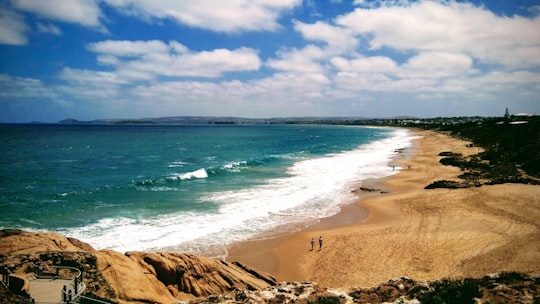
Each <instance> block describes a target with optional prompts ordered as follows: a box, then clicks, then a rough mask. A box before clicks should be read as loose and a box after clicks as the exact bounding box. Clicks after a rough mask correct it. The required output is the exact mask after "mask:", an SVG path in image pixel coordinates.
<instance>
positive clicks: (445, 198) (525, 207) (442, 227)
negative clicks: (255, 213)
mask: <svg viewBox="0 0 540 304" xmlns="http://www.w3.org/2000/svg"><path fill="white" fill-rule="evenodd" d="M411 132H413V133H414V134H415V135H417V136H419V138H418V139H416V140H415V143H414V148H413V150H412V154H411V155H410V157H409V158H407V159H401V160H399V159H398V160H396V162H398V163H399V165H400V166H401V167H402V168H403V169H402V170H401V171H400V172H399V173H398V174H396V175H393V176H392V177H390V178H387V179H385V180H383V181H382V184H380V185H376V184H372V185H369V188H377V187H378V188H379V189H383V188H384V189H387V190H388V191H389V193H385V194H380V193H378V194H375V195H373V193H372V194H371V195H370V197H368V198H364V199H360V200H359V201H358V203H357V204H356V205H351V206H346V207H345V208H343V210H342V211H341V212H340V213H339V214H338V215H336V216H333V217H331V218H328V219H325V220H323V221H321V223H319V224H316V225H314V226H312V227H309V228H308V229H306V230H303V231H301V232H297V233H292V234H289V235H283V236H280V237H277V238H272V239H266V240H253V241H248V242H243V243H240V244H236V245H234V246H233V247H232V248H230V250H229V256H228V257H227V260H230V261H240V262H242V263H245V264H247V265H250V266H252V267H254V268H256V269H259V270H263V271H267V272H269V273H271V274H273V275H275V276H276V278H277V279H278V281H316V282H318V283H319V284H321V285H323V286H328V287H344V288H346V287H370V286H375V285H377V284H379V283H380V282H385V281H387V280H389V279H391V278H395V277H401V276H408V277H411V278H413V279H415V280H428V279H437V278H444V277H464V276H472V277H480V276H483V275H486V274H489V273H495V272H501V271H519V272H526V273H531V274H539V273H540V186H534V185H525V184H502V185H492V186H488V185H484V186H482V187H473V188H466V189H432V190H426V189H424V187H425V186H426V185H428V184H430V183H431V182H433V181H437V180H457V179H458V178H457V176H458V175H459V174H461V172H460V169H459V168H456V167H452V166H443V165H441V164H440V163H439V160H440V158H441V157H440V156H438V154H439V153H440V152H443V151H452V152H455V153H463V154H464V155H471V154H476V153H478V152H479V151H480V150H479V148H467V147H465V145H466V144H467V142H464V141H461V140H459V139H455V138H452V137H449V136H446V135H443V134H441V133H436V132H433V131H419V130H411ZM408 166H411V167H410V168H408ZM364 187H367V186H366V185H364ZM358 206H362V207H363V208H365V209H367V210H368V217H367V218H365V219H362V218H363V217H362V212H363V211H364V210H365V209H362V208H360V207H358ZM355 218H356V219H357V220H354V219H355ZM319 236H322V237H323V239H324V245H323V248H322V250H319V246H318V242H317V239H318V238H319ZM311 238H315V240H316V244H315V250H313V251H311V250H310V249H311V245H310V240H311Z"/></svg>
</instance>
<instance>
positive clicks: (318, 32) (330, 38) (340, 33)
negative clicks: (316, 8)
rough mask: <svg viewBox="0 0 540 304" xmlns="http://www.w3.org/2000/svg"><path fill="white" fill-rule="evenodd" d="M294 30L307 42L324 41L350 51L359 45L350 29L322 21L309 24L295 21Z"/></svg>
mask: <svg viewBox="0 0 540 304" xmlns="http://www.w3.org/2000/svg"><path fill="white" fill-rule="evenodd" d="M294 28H295V30H297V31H298V32H300V33H301V34H302V36H303V37H304V39H306V40H314V41H322V42H325V43H327V44H328V45H330V46H332V47H335V48H340V49H344V50H350V49H354V48H355V47H356V46H357V44H358V40H357V39H356V37H355V36H354V33H353V32H352V31H351V30H350V29H349V28H343V27H339V26H333V25H330V24H328V23H325V22H322V21H317V22H315V23H313V24H307V23H303V22H300V21H297V20H295V21H294Z"/></svg>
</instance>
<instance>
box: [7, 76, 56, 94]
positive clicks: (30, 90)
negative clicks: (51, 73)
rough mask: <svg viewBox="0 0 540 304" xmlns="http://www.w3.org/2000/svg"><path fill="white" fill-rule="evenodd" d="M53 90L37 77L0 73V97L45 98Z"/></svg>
mask: <svg viewBox="0 0 540 304" xmlns="http://www.w3.org/2000/svg"><path fill="white" fill-rule="evenodd" d="M54 96H55V94H54V92H53V91H52V90H51V89H49V88H47V87H46V86H45V85H44V84H43V82H42V81H41V80H39V79H34V78H25V77H13V76H10V75H7V74H0V98H7V99H9V98H35V97H39V98H44V97H45V98H47V97H54Z"/></svg>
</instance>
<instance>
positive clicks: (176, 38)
mask: <svg viewBox="0 0 540 304" xmlns="http://www.w3.org/2000/svg"><path fill="white" fill-rule="evenodd" d="M539 97H540V1H538V0H536V1H517V0H496V1H495V0H493V1H472V2H469V1H409V0H391V1H390V0H377V1H368V0H355V1H353V0H348V1H347V0H325V1H315V0H304V1H302V0H227V1H221V0H193V1H191V0H176V1H175V0H148V1H146V0H3V1H0V122H30V121H45V122H55V121H58V120H61V119H64V118H68V117H71V118H76V119H80V120H92V119H99V118H143V117H160V116H239V117H252V118H269V117H290V116H358V117H391V116H400V115H412V116H417V117H437V116H474V115H485V116H501V115H503V114H504V110H505V108H506V107H508V108H509V110H510V112H511V113H513V114H516V113H536V114H540V98H539Z"/></svg>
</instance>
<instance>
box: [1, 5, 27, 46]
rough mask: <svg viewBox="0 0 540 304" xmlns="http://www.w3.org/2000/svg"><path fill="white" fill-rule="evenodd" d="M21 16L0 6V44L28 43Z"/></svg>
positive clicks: (25, 28)
mask: <svg viewBox="0 0 540 304" xmlns="http://www.w3.org/2000/svg"><path fill="white" fill-rule="evenodd" d="M27 30H28V26H27V25H26V24H25V23H24V18H23V16H22V15H20V14H18V13H16V12H14V11H12V10H8V9H5V8H3V7H2V6H0V44H12V45H25V44H27V43H28V38H27V37H26V31H27Z"/></svg>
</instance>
